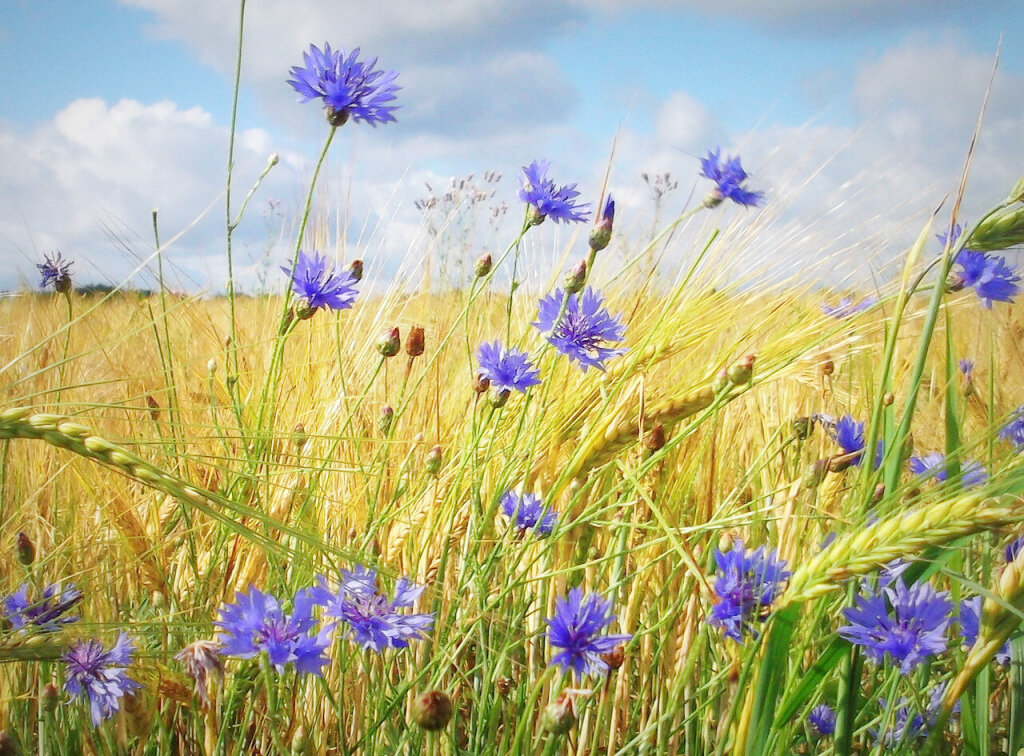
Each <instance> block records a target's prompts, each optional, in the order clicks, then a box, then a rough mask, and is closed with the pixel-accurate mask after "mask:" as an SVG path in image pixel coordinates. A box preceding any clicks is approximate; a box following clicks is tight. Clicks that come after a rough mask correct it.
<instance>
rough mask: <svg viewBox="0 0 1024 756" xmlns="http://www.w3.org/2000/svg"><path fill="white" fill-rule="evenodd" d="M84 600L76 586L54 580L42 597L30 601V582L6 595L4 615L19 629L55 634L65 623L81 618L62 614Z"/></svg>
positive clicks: (12, 625) (45, 589) (44, 590)
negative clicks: (63, 584)
mask: <svg viewBox="0 0 1024 756" xmlns="http://www.w3.org/2000/svg"><path fill="white" fill-rule="evenodd" d="M81 600H82V592H81V591H80V590H78V589H77V588H75V586H74V585H71V584H69V585H67V586H62V585H61V584H60V583H54V584H52V585H48V586H47V587H46V588H44V589H43V595H42V598H39V599H36V600H35V601H29V599H28V583H22V584H21V585H20V586H19V587H18V590H16V591H15V592H14V593H12V594H11V595H10V596H7V597H5V598H4V600H3V616H4V619H6V620H7V621H8V622H10V623H11V627H13V628H14V629H15V630H38V631H40V632H45V633H52V632H56V631H57V630H59V629H60V627H61V625H68V624H71V623H72V622H77V621H78V617H63V616H61V615H63V614H65V613H66V612H68V611H70V610H71V608H72V607H73V606H74V605H75V604H77V603H78V602H79V601H81Z"/></svg>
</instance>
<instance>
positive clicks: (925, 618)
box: [838, 579, 953, 674]
mask: <svg viewBox="0 0 1024 756" xmlns="http://www.w3.org/2000/svg"><path fill="white" fill-rule="evenodd" d="M952 611H953V606H952V604H951V603H950V601H949V596H948V594H947V593H946V592H945V591H936V590H935V588H933V587H932V585H931V584H930V583H915V584H913V585H912V586H910V587H909V588H908V587H907V586H906V584H905V583H904V582H903V580H902V579H900V580H898V581H895V582H894V583H892V584H890V585H889V586H887V587H886V588H884V589H881V590H880V591H879V592H878V593H876V594H873V595H868V596H863V595H861V596H857V598H856V599H855V605H854V606H853V607H851V608H849V609H844V610H843V614H844V615H845V616H846V619H847V620H848V621H849V622H850V624H849V625H844V626H843V627H841V628H839V631H838V632H839V635H841V636H842V637H843V638H845V639H846V640H848V641H850V642H851V643H855V644H857V645H860V646H863V647H864V653H865V654H866V655H867V656H868V657H869V658H870V659H873V660H874V661H875V662H877V663H879V664H881V663H882V662H883V661H884V659H885V656H886V655H887V654H888V655H889V656H890V657H891V658H892V660H893V661H895V662H896V663H897V664H899V667H900V672H901V673H903V674H907V673H909V672H910V671H911V670H913V669H914V668H915V667H917V666H918V665H919V664H921V663H922V662H924V661H925V660H926V659H927V658H928V657H929V656H933V655H935V654H940V653H942V652H943V651H945V650H946V646H947V645H948V642H947V639H946V630H947V629H948V628H949V624H950V621H951V617H950V615H951V613H952Z"/></svg>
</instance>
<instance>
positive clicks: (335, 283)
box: [281, 252, 359, 315]
mask: <svg viewBox="0 0 1024 756" xmlns="http://www.w3.org/2000/svg"><path fill="white" fill-rule="evenodd" d="M281 270H283V271H284V272H285V273H288V274H290V275H291V277H292V291H293V292H294V293H295V295H296V296H297V297H299V298H300V300H301V302H302V304H303V305H304V306H306V307H308V309H309V314H310V315H312V313H313V312H316V310H318V309H319V308H321V307H329V308H330V309H332V310H347V309H348V308H350V307H351V306H352V303H353V302H355V301H356V295H357V294H358V293H359V292H357V291H356V288H355V285H356V278H355V277H354V276H353V275H352V274H351V273H350V272H349V271H347V270H343V271H340V272H336V271H335V270H334V269H333V268H332V267H331V266H329V265H328V263H327V258H326V257H323V256H321V255H320V254H318V253H316V252H314V253H313V254H312V255H307V254H306V253H305V252H299V259H298V261H297V262H296V263H295V270H294V272H293V271H292V269H291V268H288V267H285V266H281Z"/></svg>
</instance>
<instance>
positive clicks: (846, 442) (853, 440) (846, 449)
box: [829, 415, 864, 463]
mask: <svg viewBox="0 0 1024 756" xmlns="http://www.w3.org/2000/svg"><path fill="white" fill-rule="evenodd" d="M829 435H831V436H832V440H833V441H835V442H836V443H837V444H839V446H840V448H841V449H842V450H843V453H844V454H853V452H858V451H861V450H862V449H863V448H864V423H858V422H857V421H856V420H854V419H853V417H852V416H851V415H843V416H842V417H841V418H839V419H838V420H837V421H836V424H835V426H834V427H833V429H831V430H830V431H829ZM857 462H858V463H859V462H860V460H859V459H858V460H857Z"/></svg>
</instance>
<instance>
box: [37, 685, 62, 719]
mask: <svg viewBox="0 0 1024 756" xmlns="http://www.w3.org/2000/svg"><path fill="white" fill-rule="evenodd" d="M40 699H41V700H40V705H41V706H42V708H43V711H45V712H46V713H47V714H52V713H53V712H54V711H56V709H57V702H58V701H60V693H59V692H58V691H57V686H56V685H54V684H53V683H46V685H45V686H43V693H42V695H41V696H40Z"/></svg>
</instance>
